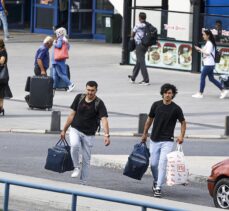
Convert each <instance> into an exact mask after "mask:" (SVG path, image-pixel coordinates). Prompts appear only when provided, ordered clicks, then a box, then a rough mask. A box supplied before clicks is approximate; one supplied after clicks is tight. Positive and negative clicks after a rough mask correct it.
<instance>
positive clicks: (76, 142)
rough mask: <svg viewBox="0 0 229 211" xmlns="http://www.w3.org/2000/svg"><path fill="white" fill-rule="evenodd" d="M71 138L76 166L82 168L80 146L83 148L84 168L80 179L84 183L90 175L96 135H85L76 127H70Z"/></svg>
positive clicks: (72, 153) (73, 159)
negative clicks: (92, 150)
mask: <svg viewBox="0 0 229 211" xmlns="http://www.w3.org/2000/svg"><path fill="white" fill-rule="evenodd" d="M69 138H70V145H71V156H72V161H73V165H74V167H75V168H80V160H79V155H80V147H81V149H82V170H81V176H80V180H81V181H82V182H83V183H86V181H87V178H88V175H89V167H90V160H91V149H92V147H93V144H94V142H95V136H88V135H85V134H84V133H81V132H80V131H78V130H76V129H75V128H73V127H70V133H69Z"/></svg>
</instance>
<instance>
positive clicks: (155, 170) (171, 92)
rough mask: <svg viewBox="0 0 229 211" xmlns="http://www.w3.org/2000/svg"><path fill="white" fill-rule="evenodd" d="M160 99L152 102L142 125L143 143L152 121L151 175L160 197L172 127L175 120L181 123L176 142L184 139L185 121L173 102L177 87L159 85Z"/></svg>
mask: <svg viewBox="0 0 229 211" xmlns="http://www.w3.org/2000/svg"><path fill="white" fill-rule="evenodd" d="M160 94H161V96H162V100H160V101H157V102H154V103H153V105H152V106H151V109H150V112H149V115H148V118H147V120H146V123H145V126H144V132H143V135H142V142H143V143H145V142H146V140H147V136H148V130H149V128H150V127H151V125H152V123H153V128H152V132H151V135H150V165H151V171H152V176H153V187H152V189H153V192H154V196H155V197H161V188H162V185H163V183H164V182H165V176H166V165H167V154H168V153H170V152H171V151H172V149H173V145H174V129H175V126H176V122H177V120H179V122H180V123H181V133H180V135H179V136H178V137H177V142H178V144H182V143H183V140H184V135H185V130H186V122H185V119H184V115H183V111H182V109H181V108H180V107H179V106H178V105H177V104H176V103H174V102H173V99H174V97H175V96H176V94H177V89H176V87H175V86H174V85H172V84H164V85H163V86H162V87H161V92H160Z"/></svg>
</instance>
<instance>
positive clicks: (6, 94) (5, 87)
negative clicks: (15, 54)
mask: <svg viewBox="0 0 229 211" xmlns="http://www.w3.org/2000/svg"><path fill="white" fill-rule="evenodd" d="M2 56H4V57H5V58H6V60H5V64H7V52H6V50H5V49H4V50H0V57H2ZM1 68H2V67H1V66H0V71H1ZM12 97H13V95H12V92H11V90H10V87H9V84H8V83H7V84H1V83H0V99H6V98H8V99H9V98H12Z"/></svg>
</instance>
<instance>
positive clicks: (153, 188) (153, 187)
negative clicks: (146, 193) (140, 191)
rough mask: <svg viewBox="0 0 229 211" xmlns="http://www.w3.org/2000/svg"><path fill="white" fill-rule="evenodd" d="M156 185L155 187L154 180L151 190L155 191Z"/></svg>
mask: <svg viewBox="0 0 229 211" xmlns="http://www.w3.org/2000/svg"><path fill="white" fill-rule="evenodd" d="M156 187H157V183H156V182H154V183H153V186H152V190H153V192H155V190H156Z"/></svg>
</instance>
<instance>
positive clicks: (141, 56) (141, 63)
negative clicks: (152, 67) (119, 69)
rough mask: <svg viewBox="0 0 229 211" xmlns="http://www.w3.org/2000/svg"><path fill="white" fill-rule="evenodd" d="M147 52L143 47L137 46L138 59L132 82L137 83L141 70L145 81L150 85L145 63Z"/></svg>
mask: <svg viewBox="0 0 229 211" xmlns="http://www.w3.org/2000/svg"><path fill="white" fill-rule="evenodd" d="M146 52H147V48H146V47H145V46H143V45H141V44H140V45H136V57H137V61H136V64H135V66H134V69H133V74H132V80H133V81H135V79H136V78H137V76H138V74H139V71H140V70H141V73H142V77H143V81H144V82H146V83H148V82H149V74H148V71H147V68H146V62H145V54H146Z"/></svg>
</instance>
